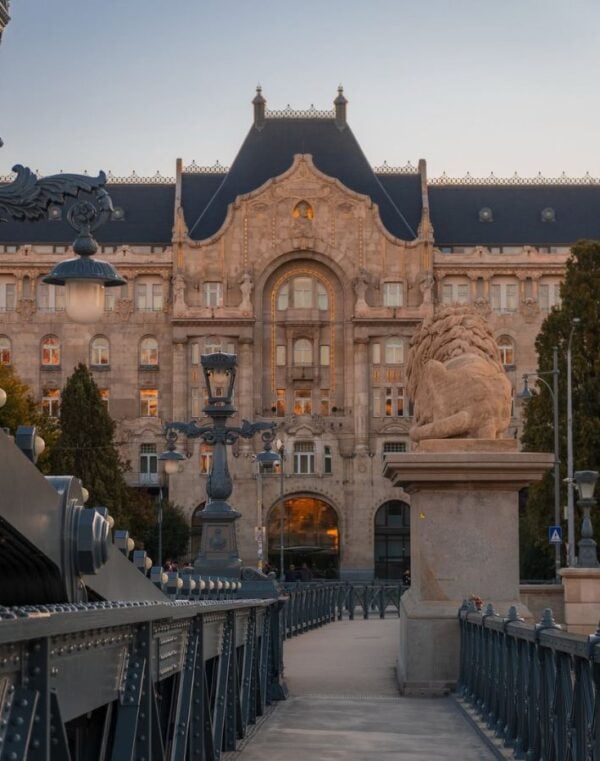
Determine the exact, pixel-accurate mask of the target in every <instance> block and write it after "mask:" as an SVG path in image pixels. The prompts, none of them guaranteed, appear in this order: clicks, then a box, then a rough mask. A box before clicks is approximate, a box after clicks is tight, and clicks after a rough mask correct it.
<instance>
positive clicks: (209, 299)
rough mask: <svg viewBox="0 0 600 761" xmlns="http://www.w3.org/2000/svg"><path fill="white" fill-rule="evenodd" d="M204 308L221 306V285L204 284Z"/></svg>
mask: <svg viewBox="0 0 600 761" xmlns="http://www.w3.org/2000/svg"><path fill="white" fill-rule="evenodd" d="M204 306H207V307H220V306H223V283H204Z"/></svg>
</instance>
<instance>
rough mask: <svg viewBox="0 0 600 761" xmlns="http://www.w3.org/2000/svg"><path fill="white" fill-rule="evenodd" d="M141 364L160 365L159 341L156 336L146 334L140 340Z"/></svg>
mask: <svg viewBox="0 0 600 761" xmlns="http://www.w3.org/2000/svg"><path fill="white" fill-rule="evenodd" d="M140 365H142V366H144V367H157V366H158V341H157V340H156V338H154V336H146V337H145V338H142V340H141V341H140Z"/></svg>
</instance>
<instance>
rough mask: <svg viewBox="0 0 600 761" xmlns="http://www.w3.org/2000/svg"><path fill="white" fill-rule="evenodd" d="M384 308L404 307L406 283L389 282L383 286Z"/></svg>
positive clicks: (399, 281)
mask: <svg viewBox="0 0 600 761" xmlns="http://www.w3.org/2000/svg"><path fill="white" fill-rule="evenodd" d="M383 306H384V307H402V306H404V281H402V280H388V281H387V282H385V283H384V284H383Z"/></svg>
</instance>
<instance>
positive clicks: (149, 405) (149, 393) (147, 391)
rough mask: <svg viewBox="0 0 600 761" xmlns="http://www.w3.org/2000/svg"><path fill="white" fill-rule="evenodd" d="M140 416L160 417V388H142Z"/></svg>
mask: <svg viewBox="0 0 600 761" xmlns="http://www.w3.org/2000/svg"><path fill="white" fill-rule="evenodd" d="M140 417H158V389H156V388H142V389H140Z"/></svg>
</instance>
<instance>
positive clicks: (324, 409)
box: [320, 388, 329, 417]
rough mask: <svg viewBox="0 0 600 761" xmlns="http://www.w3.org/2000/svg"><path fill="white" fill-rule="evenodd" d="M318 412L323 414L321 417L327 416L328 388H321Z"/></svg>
mask: <svg viewBox="0 0 600 761" xmlns="http://www.w3.org/2000/svg"><path fill="white" fill-rule="evenodd" d="M320 413H321V415H323V417H327V416H328V415H329V389H328V388H322V389H321V404H320Z"/></svg>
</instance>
